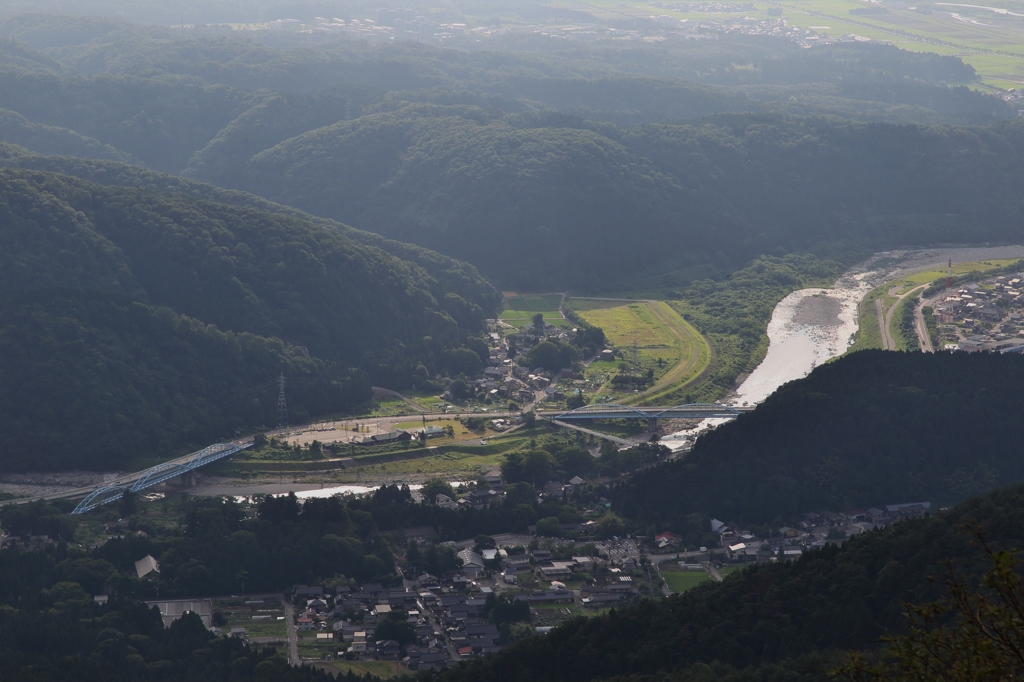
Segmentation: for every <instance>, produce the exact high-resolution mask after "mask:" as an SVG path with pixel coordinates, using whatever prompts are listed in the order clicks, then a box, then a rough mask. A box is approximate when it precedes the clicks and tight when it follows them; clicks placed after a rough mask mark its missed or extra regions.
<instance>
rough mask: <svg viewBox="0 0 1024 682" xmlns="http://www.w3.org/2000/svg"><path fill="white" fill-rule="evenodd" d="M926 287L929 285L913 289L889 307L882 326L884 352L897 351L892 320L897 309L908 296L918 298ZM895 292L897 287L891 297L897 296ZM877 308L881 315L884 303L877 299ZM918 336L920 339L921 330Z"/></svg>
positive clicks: (890, 291) (890, 293) (891, 290)
mask: <svg viewBox="0 0 1024 682" xmlns="http://www.w3.org/2000/svg"><path fill="white" fill-rule="evenodd" d="M926 286H928V285H927V284H922V285H921V286H919V287H914V288H913V289H911V290H910V291H908V292H907V293H905V294H903V295H902V296H897V297H896V300H895V301H893V304H892V305H891V306H889V310H887V311H886V313H885V321H884V323H883V324H882V327H881V331H882V348H883V349H884V350H896V339H895V338H893V336H892V318H893V315H895V314H896V309H897V308H898V307H899V306H900V303H902V302H903V299H905V298H907V297H908V296H915V297H916V296H918V295H919V294H920V293H921V291H922V290H923V289H924V288H925V287H926ZM895 291H898V289H897V287H893V288H892V289H890V290H889V295H890V296H895V295H896V294H895V293H893V292H895ZM908 305H911V304H910V303H908ZM875 306H876V308H875V310H876V311H879V313H880V312H881V309H882V301H881V300H879V299H875ZM879 320H881V315H879ZM917 335H918V338H920V337H921V332H920V330H918V332H917ZM925 336H927V333H926V334H925ZM928 345H929V346H931V343H929V344H928ZM922 347H923V345H922Z"/></svg>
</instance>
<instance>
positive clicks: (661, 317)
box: [573, 296, 714, 405]
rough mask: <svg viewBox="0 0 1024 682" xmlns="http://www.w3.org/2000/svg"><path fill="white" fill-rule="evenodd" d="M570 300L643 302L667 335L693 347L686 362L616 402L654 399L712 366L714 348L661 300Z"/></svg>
mask: <svg viewBox="0 0 1024 682" xmlns="http://www.w3.org/2000/svg"><path fill="white" fill-rule="evenodd" d="M573 300H577V301H610V302H618V301H621V302H622V303H642V304H644V305H645V306H647V309H648V310H650V312H651V314H652V315H653V316H654V318H655V319H656V320H657V321H658V322H660V323H661V324H662V325H663V326H664V328H665V329H666V330H667V331H668V333H669V334H670V335H672V336H673V337H674V338H675V339H676V340H678V341H679V342H680V343H682V344H684V345H689V346H690V347H691V348H692V350H693V353H692V354H691V356H690V359H689V360H688V361H686V362H683V361H680V362H678V363H676V365H675V366H674V367H672V369H670V370H669V371H667V372H665V374H664V375H663V376H662V377H661V378H660V379H658V381H656V382H655V383H654V385H653V386H651V387H649V388H647V389H645V390H643V391H641V392H639V393H635V394H633V395H631V396H629V397H628V398H624V399H623V400H620V401H618V402H619V403H621V404H624V405H628V404H630V403H635V402H639V401H642V400H645V399H651V398H657V397H658V396H659V394H662V393H667V392H668V391H670V390H676V389H678V388H682V387H683V386H686V385H687V384H691V383H694V382H697V381H700V380H701V379H702V378H704V377H705V376H707V373H708V369H709V368H710V367H711V361H712V358H713V357H714V349H713V348H712V347H711V342H710V341H708V340H707V338H705V337H704V335H703V334H701V333H700V332H699V331H697V329H695V328H694V327H693V326H692V325H690V323H688V322H687V321H686V320H684V319H683V317H682V316H681V315H680V314H679V313H677V312H676V311H675V310H673V309H672V307H671V306H669V305H668V304H667V303H665V302H664V301H657V300H654V299H640V298H602V297H598V296H574V297H573ZM702 348H707V355H706V356H705V355H704V354H703V353H702V352H701V351H702ZM702 360H703V362H704V366H703V367H700V371H698V372H695V373H694V370H695V369H697V368H698V367H699V365H700V364H701V362H702ZM689 373H693V376H692V377H690V378H689V379H687V380H686V381H683V382H681V383H678V384H676V382H679V381H680V379H682V377H684V376H686V375H687V374H689Z"/></svg>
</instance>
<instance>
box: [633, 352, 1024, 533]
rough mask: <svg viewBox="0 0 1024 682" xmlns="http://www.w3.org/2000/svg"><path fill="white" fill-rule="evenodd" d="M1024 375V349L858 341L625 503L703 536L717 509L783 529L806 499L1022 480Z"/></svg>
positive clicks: (860, 503)
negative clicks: (898, 347) (871, 347)
mask: <svg viewBox="0 0 1024 682" xmlns="http://www.w3.org/2000/svg"><path fill="white" fill-rule="evenodd" d="M1022 379H1024V358H1022V357H1020V356H1019V355H1016V354H1002V355H1000V354H988V353H976V354H967V353H934V354H926V353H895V352H884V351H861V352H858V353H853V354H850V355H847V356H844V357H842V358H840V359H838V360H836V361H834V362H831V363H828V364H826V365H823V366H820V367H818V368H817V369H815V370H814V371H813V372H811V374H810V375H809V376H807V377H806V378H804V379H800V380H797V381H793V382H790V383H788V384H785V385H784V386H782V387H781V388H779V389H778V390H777V391H776V392H775V393H774V394H772V395H771V396H769V397H768V399H766V400H765V401H764V402H763V403H762V404H760V405H759V406H758V408H757V409H756V410H755V411H754V412H752V413H749V414H744V415H741V416H740V417H739V418H737V419H736V420H735V421H733V422H731V423H728V424H723V425H722V426H719V427H718V428H717V429H715V430H714V431H712V432H710V433H708V434H706V435H703V436H702V437H700V438H699V439H698V440H697V442H696V444H695V445H694V448H693V450H692V452H690V453H688V454H687V456H686V457H685V458H683V459H681V460H679V461H676V462H671V463H668V464H664V465H660V466H657V467H654V468H652V469H650V470H648V471H644V472H641V473H639V474H637V475H635V476H633V477H632V478H630V479H629V480H628V481H627V482H625V483H623V484H622V486H621V487H620V488H619V489H617V491H616V495H615V502H614V504H615V509H616V511H617V512H618V513H620V514H622V515H624V516H628V517H630V518H635V519H637V520H638V522H639V524H640V527H641V528H643V529H645V530H646V529H651V530H655V531H660V530H663V529H666V528H668V529H672V530H675V531H677V532H680V533H682V534H683V535H684V536H686V537H687V538H688V539H687V543H688V544H703V541H704V539H705V538H707V534H708V532H709V531H708V526H707V521H708V516H707V515H708V514H710V516H712V517H717V518H720V519H724V520H727V522H735V523H739V524H745V525H747V526H750V527H753V528H777V527H778V526H780V525H792V523H794V522H796V521H797V520H798V518H799V515H800V514H802V513H805V512H809V511H819V510H830V511H834V512H839V511H848V510H850V509H855V508H867V507H871V506H879V505H884V504H896V503H900V502H920V501H930V502H931V503H932V504H933V506H941V505H945V504H950V503H954V502H958V501H960V500H963V499H965V498H966V497H968V496H970V495H974V494H978V493H982V492H985V491H988V490H991V489H993V488H995V487H997V486H998V485H1005V484H1007V483H1011V482H1015V481H1021V480H1024V464H1022V462H1021V460H1020V457H1019V456H1018V452H1019V443H1020V441H1021V439H1022V438H1024V431H1022V427H1021V424H1020V420H1018V419H1016V418H1015V417H1014V415H1015V414H1016V413H1017V411H1019V410H1020V409H1022V408H1024V405H1022V404H1021V403H1022V398H1021V396H1020V392H1019V391H1018V390H1017V386H1018V384H1019V382H1020V381H1021V380H1022Z"/></svg>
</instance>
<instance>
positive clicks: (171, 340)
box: [0, 170, 490, 468]
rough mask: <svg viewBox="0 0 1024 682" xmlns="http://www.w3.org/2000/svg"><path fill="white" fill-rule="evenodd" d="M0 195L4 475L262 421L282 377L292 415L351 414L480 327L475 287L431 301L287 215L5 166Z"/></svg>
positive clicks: (413, 274) (413, 280)
mask: <svg viewBox="0 0 1024 682" xmlns="http://www.w3.org/2000/svg"><path fill="white" fill-rule="evenodd" d="M0 194H2V195H3V196H4V198H5V200H6V201H5V203H3V205H2V206H0V219H2V220H3V223H4V226H5V229H4V230H3V231H2V233H0V291H2V292H3V294H4V295H3V297H2V299H0V311H2V314H0V348H2V353H0V372H2V373H3V374H4V376H5V377H6V380H5V381H4V382H3V383H2V387H0V405H2V406H3V407H4V414H3V416H2V417H0V419H2V421H3V424H4V431H5V432H6V433H7V434H8V436H9V437H10V438H16V439H19V440H20V441H21V442H22V444H23V446H22V447H20V448H14V449H7V450H6V451H5V453H6V459H5V464H6V465H7V466H8V467H11V468H25V467H28V466H32V467H35V468H51V467H62V466H63V467H66V466H89V467H116V466H118V463H119V462H120V461H123V460H124V459H126V458H128V457H132V456H136V455H137V454H138V453H139V452H141V451H147V452H156V453H160V452H168V451H171V450H172V449H178V448H181V447H183V446H188V445H198V444H204V442H205V443H208V442H209V441H210V440H214V439H221V438H224V437H226V436H230V435H233V434H234V432H235V431H236V429H248V428H253V427H258V426H260V425H262V424H267V423H273V420H274V418H275V415H274V400H275V391H274V388H275V387H274V385H273V382H274V378H275V377H276V376H277V375H278V374H280V373H282V372H283V373H284V374H285V375H286V378H287V382H288V387H289V391H288V399H289V403H290V408H291V409H290V414H291V415H292V417H293V418H294V419H297V420H303V419H308V418H309V416H310V415H314V414H323V413H325V412H337V411H343V410H349V409H353V408H354V407H356V406H358V405H360V404H362V403H364V402H365V401H366V400H367V399H368V398H369V388H370V383H371V381H374V382H378V383H384V384H391V385H397V386H401V385H402V384H404V383H407V382H409V381H411V379H412V374H413V371H414V368H415V367H416V366H417V365H418V364H420V362H424V363H427V364H429V365H430V366H431V367H440V366H441V364H442V363H443V362H444V356H445V354H446V353H449V349H451V348H452V347H459V346H461V345H462V343H463V340H464V339H465V340H466V341H467V342H470V343H472V342H471V341H469V339H470V338H471V337H470V335H469V333H470V332H473V333H478V332H479V331H480V330H481V329H482V324H483V316H484V314H485V313H484V309H483V308H481V306H480V305H478V304H469V303H467V299H469V300H471V299H473V298H474V296H475V294H474V288H473V287H474V286H475V285H474V284H472V282H467V283H465V284H464V285H462V288H460V289H459V290H460V291H461V292H462V293H463V294H464V295H465V296H466V298H463V297H462V296H459V295H458V294H455V293H454V292H450V291H449V292H448V294H451V295H448V294H444V295H441V294H442V293H443V292H444V288H445V287H444V286H443V285H440V284H439V283H438V282H437V280H435V279H433V278H432V277H431V276H430V274H428V272H427V271H425V270H424V269H423V268H421V267H419V266H417V265H414V264H410V263H407V262H403V261H401V260H399V259H398V258H396V257H394V256H391V255H390V254H386V253H384V252H382V251H380V250H379V249H377V248H375V247H371V246H365V245H362V244H359V243H357V242H354V241H352V240H350V239H348V238H347V237H345V236H344V235H342V234H339V233H338V232H337V231H334V230H330V229H328V228H326V227H323V226H319V225H316V224H314V223H310V222H305V221H302V220H300V219H296V218H289V217H284V216H276V215H272V214H267V213H260V212H257V211H254V210H251V209H239V208H233V207H229V206H225V205H222V204H210V203H205V202H198V201H195V200H191V199H186V198H183V197H180V196H170V195H165V194H160V193H156V192H152V191H141V190H128V189H113V188H104V187H101V186H97V185H92V184H90V183H87V182H84V181H81V180H76V179H73V178H70V177H67V176H61V175H54V174H50V173H43V172H35V171H12V170H8V171H0ZM477 282H478V283H479V284H480V285H481V286H482V287H483V288H482V289H479V290H478V292H479V293H482V294H483V296H484V298H482V299H477V300H479V301H480V303H483V304H484V305H489V304H488V303H486V301H487V300H488V297H489V296H490V294H488V293H487V292H488V291H490V287H489V285H486V284H483V283H482V282H480V281H479V280H477ZM438 287H440V290H438ZM370 301H373V304H372V305H370V304H369V302H370ZM469 309H471V311H470V310H469ZM456 318H458V319H460V320H461V322H459V321H456ZM463 325H468V326H463ZM282 339H288V342H285V341H283V340H282ZM454 353H455V354H457V355H459V354H461V355H462V356H465V360H466V361H469V363H470V364H472V367H471V368H470V369H478V368H479V366H480V360H479V357H478V355H477V353H476V352H474V351H472V350H469V349H466V348H461V349H459V350H455V351H454ZM15 404H17V407H16V408H15V407H14V405H15ZM55 404H61V405H62V406H63V407H62V410H61V418H60V419H54V415H53V413H52V409H53V405H55ZM127 424H132V425H133V427H132V428H127V427H126V425H127Z"/></svg>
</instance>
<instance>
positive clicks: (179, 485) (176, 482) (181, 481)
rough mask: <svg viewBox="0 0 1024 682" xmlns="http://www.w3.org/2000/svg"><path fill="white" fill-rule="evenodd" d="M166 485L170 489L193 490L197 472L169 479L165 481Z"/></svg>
mask: <svg viewBox="0 0 1024 682" xmlns="http://www.w3.org/2000/svg"><path fill="white" fill-rule="evenodd" d="M164 483H165V484H166V485H167V487H168V488H175V489H178V490H185V489H186V488H191V487H192V486H194V485H195V484H196V472H194V471H186V472H185V473H183V474H181V475H179V476H175V477H174V478H169V479H167V480H166V481H164Z"/></svg>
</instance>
